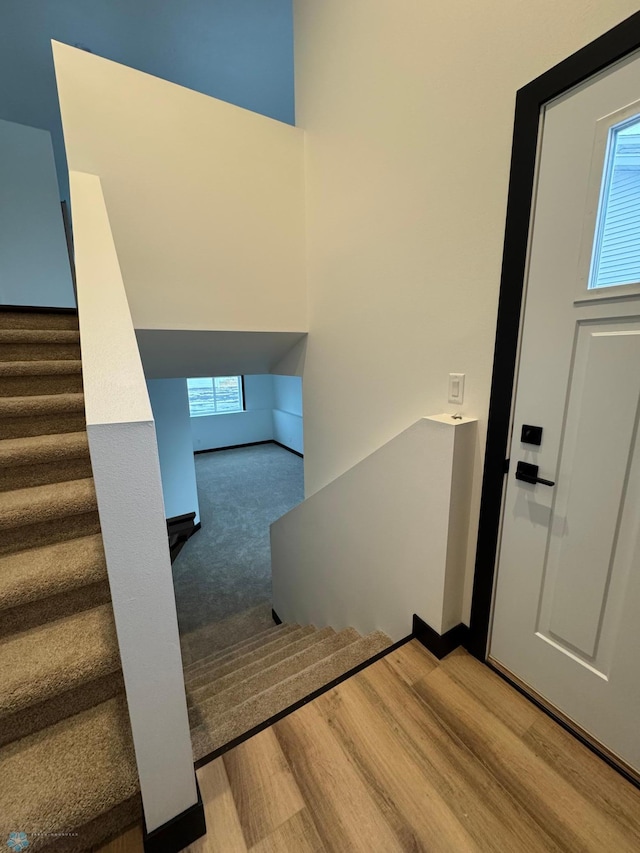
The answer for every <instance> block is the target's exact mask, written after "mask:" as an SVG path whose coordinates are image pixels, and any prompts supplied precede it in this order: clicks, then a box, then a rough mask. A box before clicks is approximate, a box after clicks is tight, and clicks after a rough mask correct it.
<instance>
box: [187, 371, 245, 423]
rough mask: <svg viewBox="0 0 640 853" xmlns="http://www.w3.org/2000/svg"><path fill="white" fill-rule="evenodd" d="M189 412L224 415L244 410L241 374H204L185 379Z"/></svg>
mask: <svg viewBox="0 0 640 853" xmlns="http://www.w3.org/2000/svg"><path fill="white" fill-rule="evenodd" d="M187 390H188V392H189V414H190V415H191V417H192V418H197V417H202V416H203V415H224V414H228V413H229V412H242V411H244V399H243V393H242V377H241V376H205V377H198V378H197V379H187Z"/></svg>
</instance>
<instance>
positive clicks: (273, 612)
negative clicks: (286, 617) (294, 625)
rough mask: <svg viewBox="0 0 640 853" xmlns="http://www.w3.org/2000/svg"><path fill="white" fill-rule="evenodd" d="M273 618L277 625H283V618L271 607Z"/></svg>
mask: <svg viewBox="0 0 640 853" xmlns="http://www.w3.org/2000/svg"><path fill="white" fill-rule="evenodd" d="M271 618H272V619H273V621H274V622H275V623H276V625H282V619H281V618H280V617H279V616H278V614H277V613H276V611H275V610H274V609H273V607H272V608H271Z"/></svg>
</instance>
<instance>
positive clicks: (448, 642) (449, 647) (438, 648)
mask: <svg viewBox="0 0 640 853" xmlns="http://www.w3.org/2000/svg"><path fill="white" fill-rule="evenodd" d="M413 633H414V635H415V638H416V640H418V641H419V642H420V643H422V645H423V646H424V647H425V649H428V650H429V651H430V652H431V654H432V655H435V657H437V658H438V660H441V659H442V658H443V657H446V655H448V654H449V653H450V652H452V651H453V650H454V649H457V648H458V646H464V645H466V642H467V636H468V634H469V629H468V628H467V626H466V625H463V624H462V622H461V623H460V624H459V625H456V626H455V627H454V628H451V629H450V630H449V631H447V632H446V634H438V632H437V631H434V630H433V628H432V627H431V626H430V625H427V623H426V622H425V621H424V620H423V619H421V618H420V617H419V616H416V614H415V613H414V614H413Z"/></svg>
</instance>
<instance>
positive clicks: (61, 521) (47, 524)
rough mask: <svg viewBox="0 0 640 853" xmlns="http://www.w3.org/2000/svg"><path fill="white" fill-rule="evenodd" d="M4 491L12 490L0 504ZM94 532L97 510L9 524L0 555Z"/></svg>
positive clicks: (0, 541) (1, 539)
mask: <svg viewBox="0 0 640 853" xmlns="http://www.w3.org/2000/svg"><path fill="white" fill-rule="evenodd" d="M23 491H26V490H23ZM7 494H12V493H11V492H2V493H0V503H2V500H3V498H4V496H5V495H7ZM95 533H100V517H99V515H98V511H97V510H93V511H91V512H83V513H80V514H79V515H68V516H66V517H65V518H54V519H52V520H50V521H43V522H41V523H40V524H33V525H30V526H22V527H12V528H10V529H8V530H5V531H3V532H2V534H1V535H0V556H4V555H7V554H14V553H17V552H27V551H29V550H31V549H32V548H42V547H44V546H45V545H55V544H57V543H62V542H69V541H70V540H72V539H77V538H79V537H83V536H93V535H94V534H95ZM1 629H2V625H1V624H0V630H1Z"/></svg>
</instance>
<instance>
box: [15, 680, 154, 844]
mask: <svg viewBox="0 0 640 853" xmlns="http://www.w3.org/2000/svg"><path fill="white" fill-rule="evenodd" d="M0 766H1V767H2V785H1V786H0V814H2V817H3V821H4V823H5V825H9V826H10V827H12V828H13V827H15V828H16V829H18V830H22V829H24V830H25V831H27V832H28V833H29V836H30V846H29V850H30V851H31V850H38V849H42V848H44V847H46V846H49V845H50V846H51V849H53V850H56V851H58V850H62V849H64V850H65V851H67V850H69V851H71V850H73V851H76V850H77V851H80V850H86V849H88V848H90V847H91V848H92V847H93V844H92V843H91V839H90V838H88V837H87V835H85V834H84V833H83V834H82V835H80V833H78V837H77V838H76V839H75V843H73V841H71V842H70V846H67V839H66V838H65V839H64V840H63V839H60V843H59V844H58V842H57V841H56V839H55V838H53V839H52V838H51V837H49V838H48V839H47V838H40V837H38V836H37V835H36V833H45V832H46V833H55V832H63V833H69V832H73V831H74V830H75V831H77V830H78V829H79V828H80V827H83V826H84V825H85V824H88V823H89V822H90V821H93V820H96V819H98V818H101V817H103V816H104V819H105V820H106V821H108V820H109V814H108V813H109V812H110V810H112V809H116V808H118V807H119V806H120V804H122V803H125V802H126V801H128V800H130V799H131V798H134V797H136V796H137V794H138V790H139V783H138V775H137V770H136V763H135V756H134V751H133V744H132V741H131V735H130V724H129V717H128V713H127V707H126V702H125V700H124V698H123V697H117V698H113V699H109V700H108V701H106V702H102V703H100V704H99V705H96V706H94V707H93V708H90V709H89V710H87V711H83V712H82V713H79V714H75V715H74V716H72V717H67V718H66V719H64V720H62V721H61V722H59V723H57V724H56V725H54V726H50V727H48V728H45V729H42V730H41V731H39V732H36V733H34V734H32V735H29V736H28V737H25V738H22V739H20V740H17V741H13V742H12V743H10V744H7V746H5V747H3V748H2V749H1V750H0ZM120 826H121V825H120ZM120 826H119V824H118V822H116V824H115V827H114V828H115V829H116V830H117V829H118V828H120ZM88 842H89V843H88Z"/></svg>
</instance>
